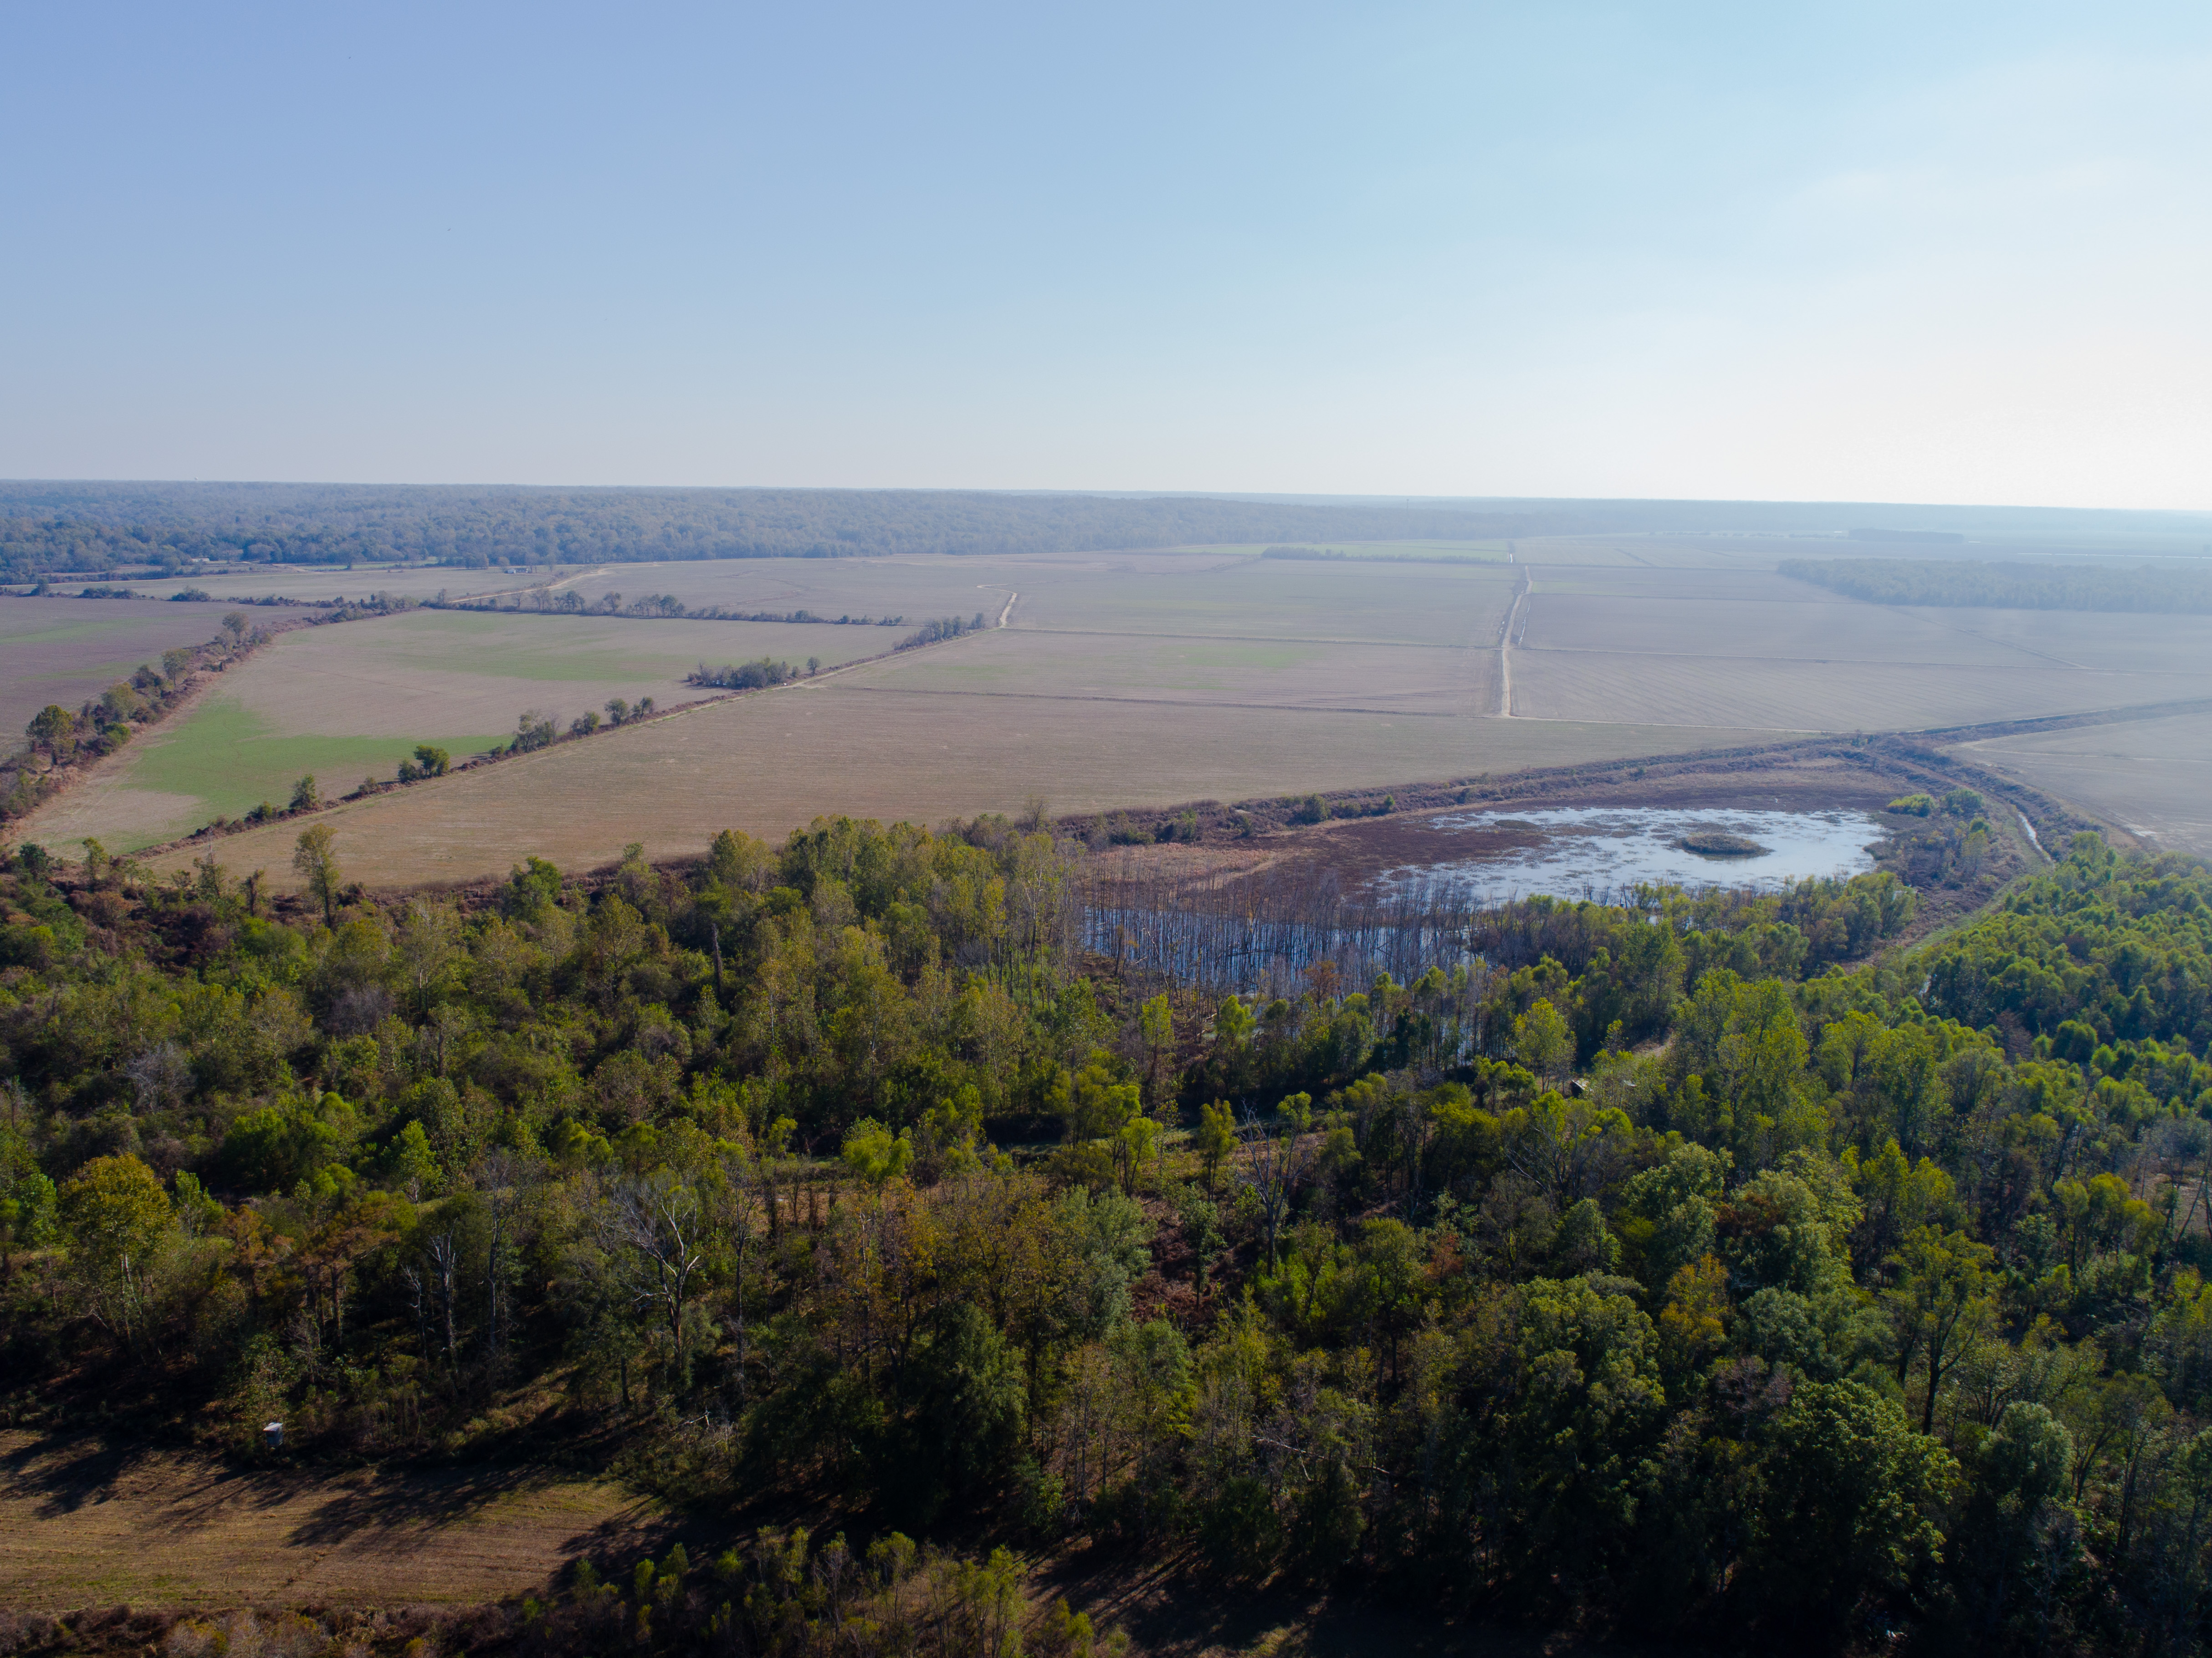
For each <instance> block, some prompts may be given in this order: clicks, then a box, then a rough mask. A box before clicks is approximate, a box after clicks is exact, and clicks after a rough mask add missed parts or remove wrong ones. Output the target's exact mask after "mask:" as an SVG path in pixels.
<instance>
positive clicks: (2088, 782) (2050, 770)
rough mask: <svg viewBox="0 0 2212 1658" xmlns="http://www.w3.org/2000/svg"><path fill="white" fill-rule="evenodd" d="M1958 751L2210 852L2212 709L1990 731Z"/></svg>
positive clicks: (2158, 837)
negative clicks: (2024, 731) (2006, 733)
mask: <svg viewBox="0 0 2212 1658" xmlns="http://www.w3.org/2000/svg"><path fill="white" fill-rule="evenodd" d="M1958 751H1959V752H1960V753H1961V754H1963V755H1965V756H1966V757H1967V758H1969V759H1972V760H1974V761H1976V762H1978V763H1980V764H1982V765H1984V766H1987V767H1988V768H1990V770H1992V771H1995V772H1998V773H2001V774H2003V775H2005V776H2008V777H2016V778H2018V779H2020V780H2021V781H2022V782H2025V783H2029V784H2033V786H2035V787H2037V788H2039V789H2041V790H2043V791H2045V793H2049V794H2053V795H2056V796H2057V797H2058V798H2059V799H2062V800H2064V801H2066V802H2068V803H2069V804H2070V805H2074V806H2076V807H2079V808H2081V810H2083V811H2087V812H2090V813H2092V814H2093V815H2094V816H2096V817H2103V818H2106V819H2108V820H2110V821H2112V822H2113V823H2119V824H2121V825H2123V826H2124V827H2125V828H2127V829H2131V830H2133V831H2135V832H2136V833H2137V834H2142V835H2148V836H2150V837H2151V838H2152V839H2153V840H2154V841H2157V842H2158V844H2159V845H2160V846H2162V847H2170V848H2172V850H2174V851H2176V852H2190V853H2196V854H2197V856H2199V857H2202V858H2212V714H2178V715H2169V716H2167V717H2166V718H2163V719H2156V720H2125V721H2115V722H2113V723H2112V724H2109V725H2098V726H2074V727H2072V728H2070V729H2068V730H2063V731H2054V732H2033V733H2030V734H2028V735H2025V736H2020V737H2001V738H1990V739H1987V740H1984V741H1982V742H1976V743H1962V744H1959V745H1958Z"/></svg>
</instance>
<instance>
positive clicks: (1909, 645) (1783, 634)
mask: <svg viewBox="0 0 2212 1658" xmlns="http://www.w3.org/2000/svg"><path fill="white" fill-rule="evenodd" d="M1525 615H1526V616H1527V619H1528V627H1527V628H1526V629H1524V630H1523V631H1522V635H1521V639H1520V641H1519V642H1520V643H1522V644H1523V645H1525V646H1527V647H1528V649H1530V650H1532V651H1546V650H1564V651H1590V652H1601V653H1603V652H1623V651H1625V652H1632V653H1644V654H1649V655H1653V656H1673V657H1699V658H1716V657H1717V658H1750V659H1759V658H1767V659H1773V660H1777V661H1783V662H1865V663H1877V662H1878V663H1898V664H1924V665H1929V666H1935V667H1957V666H1976V667H1996V668H2002V667H2014V668H2034V669H2037V670H2039V671H2040V670H2043V669H2046V668H2051V667H2055V666H2056V664H2053V663H2051V662H2050V661H2048V660H2047V659H2039V658H2037V657H2034V656H2031V655H2029V654H2028V653H2027V652H2025V651H2022V650H2021V649H2019V648H2018V647H2015V646H2011V645H2008V644H2004V643H2002V642H2000V641H1996V640H1993V639H1988V638H1984V637H1982V636H1980V635H1973V634H1966V633H1961V632H1960V631H1958V630H1956V629H1951V628H1947V627H1945V626H1943V625H1942V624H1941V623H1938V622H1936V621H1934V620H1923V619H1922V618H1921V617H1919V616H1912V615H1908V614H1905V613H1903V612H1899V611H1895V610H1881V609H1878V608H1876V607H1875V606H1874V605H1871V604H1850V603H1845V604H1792V603H1785V602H1781V601H1778V600H1774V599H1740V598H1710V597H1703V596H1699V597H1694V598H1662V597H1659V596H1656V595H1638V596H1636V597H1633V598H1632V597H1628V596H1626V595H1613V594H1596V593H1555V592H1551V591H1550V590H1549V586H1548V584H1547V583H1544V582H1539V583H1538V584H1537V586H1536V588H1535V590H1534V592H1531V593H1530V594H1529V596H1528V608H1527V610H1526V611H1525Z"/></svg>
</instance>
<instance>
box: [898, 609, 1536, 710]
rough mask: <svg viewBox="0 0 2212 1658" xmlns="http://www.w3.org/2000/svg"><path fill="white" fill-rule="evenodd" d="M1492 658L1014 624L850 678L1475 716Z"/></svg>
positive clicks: (936, 686) (907, 686) (1487, 700)
mask: <svg viewBox="0 0 2212 1658" xmlns="http://www.w3.org/2000/svg"><path fill="white" fill-rule="evenodd" d="M1496 656H1497V653H1496V652H1495V651H1492V650H1465V649H1461V650H1455V649H1450V648H1448V647H1443V646H1435V645H1397V646H1389V645H1368V644H1341V643H1337V642H1334V641H1324V640H1301V639H1287V640H1285V639H1274V640H1267V639H1225V638H1218V637H1217V638H1211V639H1209V638H1206V636H1204V635H1181V636H1172V635H1171V636H1161V635H1144V634H1138V635H1129V634H1104V633H1100V634H1050V633H1043V632H1037V631H1027V630H1022V629H1012V628H1009V629H1006V630H1005V631H1003V632H997V633H991V634H987V635H985V636H984V637H982V638H981V639H978V640H975V641H973V642H972V643H968V644H964V645H963V647H962V648H960V649H957V650H940V651H916V652H913V653H909V654H908V655H907V656H905V657H903V658H901V659H897V660H896V661H893V662H889V663H884V664H882V665H876V666H872V667H870V668H869V669H867V670H866V671H865V672H863V673H861V674H860V675H858V676H855V677H854V683H867V684H870V685H873V686H879V687H882V688H884V689H897V690H901V691H905V692H909V693H914V692H923V691H930V692H938V693H942V694H944V695H977V696H1009V695H1013V696H1032V697H1036V696H1049V697H1060V698H1073V699H1076V700H1090V699H1103V700H1106V701H1129V700H1132V699H1134V700H1139V701H1148V702H1150V701H1163V702H1188V703H1194V704H1203V705H1206V706H1209V707H1231V706H1234V707H1239V708H1251V707H1271V708H1328V709H1337V710H1340V711H1364V712H1381V713H1390V712H1394V711H1397V710H1401V709H1402V710H1405V711H1407V712H1414V711H1420V712H1427V713H1431V714H1483V713H1486V712H1488V711H1489V710H1490V708H1491V707H1492V705H1493V704H1494V701H1495V699H1496V695H1497V692H1496V689H1495V686H1496V667H1495V662H1496Z"/></svg>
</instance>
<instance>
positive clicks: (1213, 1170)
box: [1197, 1100, 1237, 1186]
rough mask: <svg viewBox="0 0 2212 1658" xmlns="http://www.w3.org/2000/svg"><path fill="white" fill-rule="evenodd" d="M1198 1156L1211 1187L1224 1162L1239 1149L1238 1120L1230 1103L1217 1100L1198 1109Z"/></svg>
mask: <svg viewBox="0 0 2212 1658" xmlns="http://www.w3.org/2000/svg"><path fill="white" fill-rule="evenodd" d="M1197 1143H1198V1155H1199V1157H1200V1160H1201V1161H1202V1162H1203V1163H1204V1164H1205V1167H1206V1184H1207V1185H1209V1186H1211V1185H1212V1184H1213V1182H1214V1181H1215V1180H1216V1179H1218V1177H1219V1175H1220V1173H1221V1163H1222V1160H1223V1159H1224V1158H1225V1157H1228V1156H1229V1154H1230V1153H1231V1152H1232V1151H1236V1149H1237V1118H1236V1116H1235V1114H1233V1113H1232V1112H1231V1110H1230V1109H1229V1102H1228V1101H1226V1100H1216V1101H1214V1102H1212V1104H1210V1105H1201V1106H1200V1107H1199V1108H1198V1135H1197Z"/></svg>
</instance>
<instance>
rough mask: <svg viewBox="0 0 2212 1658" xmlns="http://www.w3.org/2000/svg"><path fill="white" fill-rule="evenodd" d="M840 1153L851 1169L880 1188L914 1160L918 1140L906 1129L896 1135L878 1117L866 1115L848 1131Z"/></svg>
mask: <svg viewBox="0 0 2212 1658" xmlns="http://www.w3.org/2000/svg"><path fill="white" fill-rule="evenodd" d="M839 1155H840V1156H842V1157H843V1158H844V1160H845V1166H846V1167H847V1168H848V1169H851V1170H852V1171H853V1172H854V1174H856V1175H859V1176H860V1178H861V1179H862V1180H864V1181H867V1183H868V1184H869V1185H871V1186H872V1187H877V1188H878V1189H879V1190H880V1189H881V1188H882V1187H884V1186H885V1185H887V1184H889V1183H890V1181H895V1180H896V1179H898V1178H899V1176H901V1175H903V1174H905V1173H906V1171H907V1169H908V1167H909V1166H910V1165H911V1164H912V1163H913V1162H914V1142H913V1139H912V1138H911V1137H910V1136H909V1135H908V1133H907V1132H906V1131H905V1130H904V1129H902V1130H900V1131H899V1133H896V1135H894V1134H893V1133H891V1131H890V1129H888V1128H886V1127H884V1125H883V1124H881V1123H879V1122H878V1121H876V1120H875V1119H874V1118H872V1117H863V1118H861V1119H860V1121H858V1122H856V1123H854V1125H853V1126H852V1127H850V1128H848V1129H847V1130H846V1131H845V1143H844V1145H843V1146H842V1149H841V1151H840V1152H839Z"/></svg>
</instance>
